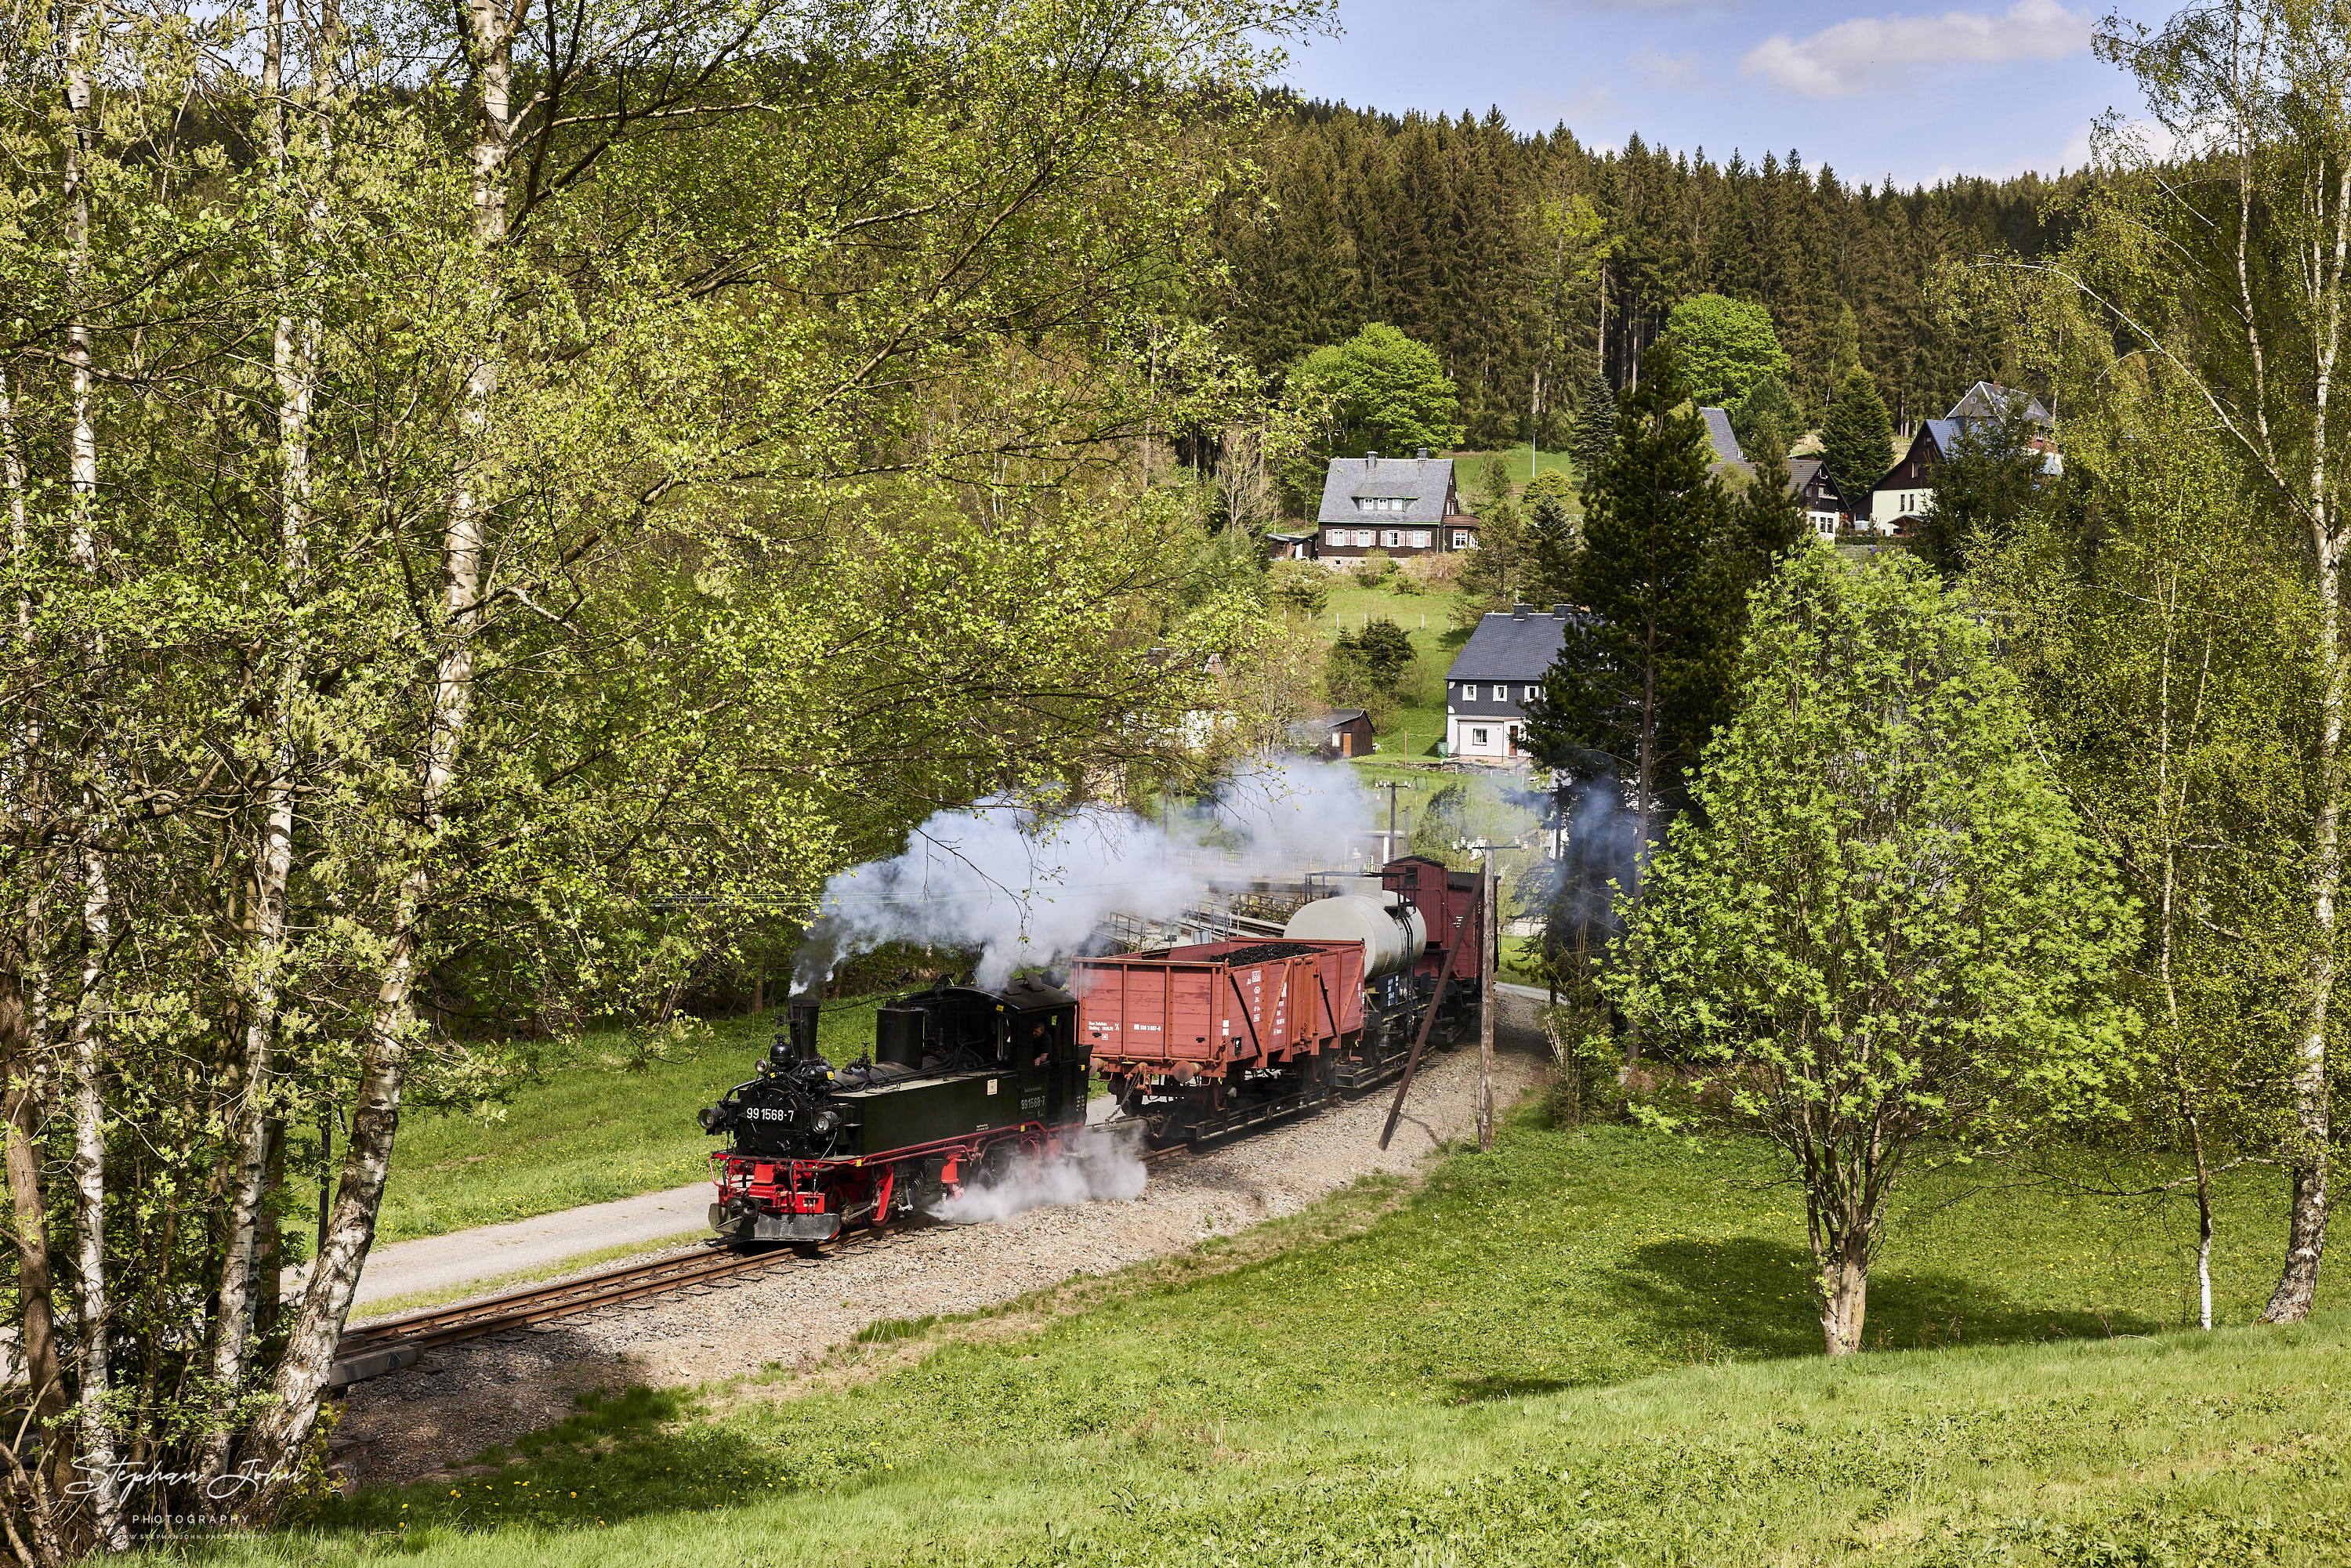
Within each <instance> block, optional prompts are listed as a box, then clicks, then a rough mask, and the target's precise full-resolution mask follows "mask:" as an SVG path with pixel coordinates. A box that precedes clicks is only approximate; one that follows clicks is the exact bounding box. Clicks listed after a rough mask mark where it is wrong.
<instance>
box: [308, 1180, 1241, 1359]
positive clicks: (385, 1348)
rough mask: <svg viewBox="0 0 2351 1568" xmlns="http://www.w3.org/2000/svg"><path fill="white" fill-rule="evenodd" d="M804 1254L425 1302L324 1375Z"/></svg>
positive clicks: (768, 1250) (834, 1247)
mask: <svg viewBox="0 0 2351 1568" xmlns="http://www.w3.org/2000/svg"><path fill="white" fill-rule="evenodd" d="M1194 1153H1195V1151H1194V1150H1192V1149H1190V1148H1188V1147H1186V1146H1183V1145H1177V1146H1175V1147H1173V1148H1165V1149H1150V1150H1146V1151H1144V1154H1143V1155H1142V1158H1143V1161H1144V1164H1146V1165H1156V1164H1158V1163H1160V1162H1161V1161H1163V1160H1171V1159H1188V1158H1190V1157H1192V1155H1194ZM937 1223H940V1222H938V1221H935V1220H920V1219H918V1220H914V1221H913V1222H911V1223H909V1224H905V1225H893V1226H891V1227H889V1228H887V1229H884V1230H856V1231H852V1232H851V1233H850V1234H849V1235H847V1236H843V1237H840V1238H837V1239H834V1240H832V1241H831V1242H829V1243H827V1244H826V1248H825V1250H827V1251H831V1252H839V1251H844V1250H846V1249H850V1248H853V1247H854V1248H863V1247H872V1246H875V1245H877V1244H879V1243H882V1242H885V1241H892V1240H895V1239H899V1238H901V1237H903V1236H905V1235H909V1234H913V1233H914V1232H918V1231H922V1230H927V1229H929V1228H931V1227H932V1226H933V1225H935V1224H937ZM811 1260H812V1258H811V1254H810V1251H809V1250H804V1249H799V1248H796V1247H793V1246H791V1245H789V1243H785V1242H772V1243H769V1244H768V1245H765V1246H762V1247H758V1248H754V1249H736V1248H732V1247H728V1246H726V1245H724V1244H722V1243H720V1242H716V1241H711V1242H706V1243H705V1244H704V1246H703V1247H702V1248H701V1249H698V1250H695V1251H693V1252H684V1253H674V1254H672V1255H670V1256H668V1257H665V1258H652V1259H648V1260H645V1261H643V1262H642V1263H627V1264H623V1265H622V1266H621V1267H619V1268H616V1269H600V1270H597V1271H596V1272H594V1273H592V1274H582V1275H580V1277H579V1278H578V1279H575V1280H559V1281H555V1282H554V1283H552V1284H547V1285H530V1286H526V1287H524V1288H522V1289H520V1290H515V1291H501V1292H499V1293H498V1294H496V1295H494V1296H484V1297H481V1298H480V1299H478V1300H475V1301H460V1302H458V1303H457V1304H456V1305H455V1306H448V1307H427V1308H425V1309H423V1310H422V1311H419V1312H402V1313H401V1314H400V1315H399V1316H397V1317H390V1318H381V1319H378V1320H376V1321H375V1322H369V1323H364V1324H361V1325H360V1326H359V1327H357V1328H350V1329H346V1330H344V1331H343V1337H342V1340H341V1341H340V1343H338V1344H337V1345H336V1347H335V1360H334V1365H333V1368H332V1370H331V1371H330V1372H329V1375H328V1385H329V1387H335V1388H340V1387H343V1386H345V1385H350V1384H353V1383H360V1382H363V1381H365V1380H366V1379H368V1378H371V1377H381V1376H382V1375H384V1374H385V1373H387V1372H395V1371H397V1370H399V1369H400V1368H401V1367H403V1366H413V1365H414V1364H415V1363H416V1359H417V1357H418V1356H420V1355H422V1354H423V1353H424V1352H425V1351H428V1350H432V1349H434V1348H435V1347H436V1346H439V1345H444V1344H455V1343H459V1342H460V1341H463V1340H469V1339H486V1338H488V1337H489V1336H490V1335H492V1334H497V1333H507V1331H509V1330H512V1329H518V1328H526V1327H528V1326H529V1325H530V1324H532V1323H541V1322H548V1321H549V1320H550V1319H553V1318H568V1317H577V1316H579V1315H580V1313H582V1312H600V1311H601V1310H602V1309H604V1308H606V1307H616V1306H619V1305H621V1304H622V1303H623V1302H625V1301H641V1300H643V1299H644V1298H646V1297H649V1296H665V1295H669V1294H671V1293H672V1292H674V1291H685V1290H691V1289H693V1288H694V1287H695V1286H698V1285H709V1284H715V1283H716V1282H717V1281H722V1280H732V1279H737V1278H740V1277H741V1276H744V1275H747V1274H758V1273H764V1272H765V1271H766V1270H769V1269H772V1268H775V1267H777V1266H778V1265H779V1264H785V1263H794V1262H798V1263H807V1262H810V1261H811Z"/></svg>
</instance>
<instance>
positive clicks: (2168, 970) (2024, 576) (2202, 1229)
mask: <svg viewBox="0 0 2351 1568" xmlns="http://www.w3.org/2000/svg"><path fill="white" fill-rule="evenodd" d="M2083 324H2085V323H2083ZM2077 325H2080V324H2077ZM2067 335H2068V336H2072V334H2071V333H2069V334H2067ZM2090 341H2095V339H2093V340H2090ZM2074 368H2075V369H2076V370H2078V371H2080V372H2082V373H2081V376H2080V382H2081V384H2080V385H2079V386H2078V387H2077V388H2073V389H2070V390H2074V391H2077V392H2079V394H2080V395H2079V396H2078V397H2075V398H2069V399H2068V400H2067V401H2068V402H2069V405H2070V406H2072V407H2074V411H2075V412H2074V417H2073V418H2071V419H2070V420H2068V421H2067V422H2066V465H2067V473H2068V476H2069V479H2070V480H2071V481H2072V482H2073V483H2074V484H2075V485H2081V486H2085V487H2086V488H2087V491H2088V493H2089V494H2090V495H2092V496H2094V497H2095V501H2096V515H2095V516H2096V520H2095V540H2094V541H2093V539H2092V538H2089V537H2087V531H2086V529H2085V527H2084V524H2085V521H2086V517H2085V516H2084V514H2085V512H2086V508H2085V507H2077V506H2074V505H2072V504H2070V503H2069V500H2068V498H2066V497H2049V498H2047V499H2046V500H2045V501H2044V502H2043V504H2041V505H2038V506H2035V507H2032V508H2030V509H2029V510H2027V511H2026V512H2025V513H2023V514H2022V516H2021V517H2019V518H2018V520H2017V525H2016V529H2015V532H2014V533H2013V534H2011V535H2010V536H2009V537H2008V538H2004V539H2002V540H2001V541H1999V542H1998V543H1997V544H1996V545H1988V546H1987V547H1986V548H1985V549H1980V550H1979V551H1977V552H1976V555H1975V564H1974V566H1973V567H1972V569H1971V570H1970V573H1969V576H1968V586H1969V589H1970V591H1971V592H1973V593H1974V594H1976V595H1977V596H1978V597H1979V598H1980V600H1981V601H1984V602H1986V603H1988V604H1991V605H1994V606H1997V607H1998V608H1999V610H2000V611H2001V624H2002V626H2003V628H2004V631H2003V643H2004V650H2003V651H2004V655H2005V663H2006V664H2007V666H2008V667H2009V668H2010V669H2011V671H2013V672H2014V673H2015V674H2017V675H2018V676H2019V678H2020V684H2021V686H2022V691H2023V694H2024V695H2025V699H2026V701H2027V702H2028V703H2029V704H2030V705H2031V707H2032V711H2033V714H2034V717H2035V722H2036V727H2037V729H2038V731H2039V734H2040V735H2041V737H2043V739H2044V741H2045V742H2046V743H2047V745H2048V747H2049V749H2050V751H2051V754H2052V756H2053V759H2054V762H2055V766H2056V768H2057V770H2058V777H2059V779H2060V780H2061V781H2062V783H2063V784H2064V787H2065V789H2066V791H2067V794H2068V796H2069V797H2070V798H2071V800H2073V801H2074V803H2075V806H2076V808H2077V810H2079V811H2080V812H2081V815H2082V819H2083V821H2084V824H2085V827H2086V828H2087V829H2088V830H2089V831H2090V832H2091V833H2092V834H2093V835H2094V836H2095V839H2096V840H2097V841H2098V843H2099V845H2100V847H2101V849H2102V850H2103V851H2104V852H2105V856H2106V858H2107V860H2108V861H2109V862H2110V863H2112V864H2113V865H2114V866H2115V867H2116V870H2117V871H2118V873H2120V875H2121V877H2122V879H2123V883H2124V886H2125V888H2126V891H2127V892H2128V893H2129V894H2131V896H2132V897H2133V899H2134V900H2135V901H2136V902H2137V904H2138V907H2139V908H2140V909H2141V910H2142V911H2143V912H2144V918H2145V935H2144V939H2143V940H2142V941H2141V942H2140V943H2139V944H2138V945H2137V947H2136V948H2134V949H2133V951H2132V952H2131V954H2130V955H2129V959H2128V962H2127V963H2126V966H2125V967H2123V969H2122V971H2121V973H2120V974H2119V975H2118V977H2117V979H2118V982H2119V985H2120V987H2121V989H2122V993H2123V995H2124V996H2125V997H2126V999H2127V1000H2129V1001H2130V1002H2131V1003H2132V1004H2133V1005H2134V1006H2135V1007H2136V1008H2137V1010H2138V1012H2139V1014H2140V1016H2141V1017H2142V1018H2144V1019H2145V1020H2146V1023H2147V1047H2148V1051H2147V1071H2146V1073H2145V1074H2144V1075H2143V1077H2142V1078H2141V1079H2140V1081H2139V1082H2138V1084H2137V1089H2138V1093H2137V1096H2136V1098H2135V1100H2134V1102H2133V1103H2132V1111H2133V1115H2132V1117H2131V1124H2130V1127H2129V1129H2128V1130H2127V1134H2125V1133H2124V1132H2123V1131H2122V1130H2117V1132H2116V1133H2115V1134H2109V1140H2110V1141H2109V1142H2108V1145H2107V1146H2108V1147H2109V1148H2112V1147H2114V1146H2115V1144H2116V1142H2117V1141H2120V1140H2122V1139H2123V1138H2125V1137H2127V1142H2128V1145H2129V1146H2130V1147H2131V1148H2133V1149H2134V1150H2135V1151H2136V1152H2137V1153H2138V1154H2139V1155H2142V1156H2143V1157H2145V1158H2148V1159H2152V1160H2154V1161H2156V1162H2157V1163H2158V1166H2159V1168H2158V1172H2157V1175H2156V1179H2155V1180H2154V1181H2153V1183H2152V1184H2151V1185H2142V1186H2139V1187H2138V1188H2137V1190H2138V1191H2140V1192H2143V1193H2147V1194H2148V1195H2150V1196H2151V1195H2154V1194H2158V1193H2162V1192H2166V1191H2170V1190H2176V1189H2181V1188H2184V1189H2186V1190H2187V1191H2189V1192H2190V1193H2191V1194H2192V1195H2193V1196H2194V1198H2195V1200H2196V1209H2197V1218H2198V1224H2197V1247H2196V1256H2197V1270H2196V1271H2197V1283H2198V1295H2199V1321H2200V1322H2202V1323H2203V1325H2204V1326H2205V1327H2207V1328H2210V1326H2211V1323H2212V1278H2211V1254H2212V1243H2213V1216H2214V1206H2213V1201H2212V1195H2213V1182H2214V1180H2215V1178H2216V1177H2217V1176H2220V1175H2221V1174H2222V1173H2225V1172H2226V1171H2227V1170H2229V1169H2230V1168H2231V1167H2232V1166H2237V1165H2241V1164H2243V1163H2244V1162H2246V1161H2248V1160H2252V1159H2265V1158H2274V1157H2277V1156H2279V1155H2286V1154H2290V1152H2291V1151H2292V1148H2293V1146H2294V1141H2295V1140H2294V1133H2295V1127H2294V1095H2293V1092H2292V1081H2293V1069H2294V1037H2295V1033H2296V1020H2297V1017H2298V1010H2299V1009H2298V1008H2297V1006H2296V995H2297V987H2296V978H2297V977H2298V976H2299V975H2300V974H2301V973H2302V972H2303V971H2304V967H2306V965H2307V962H2308V957H2309V947H2310V918H2309V917H2310V911H2309V909H2308V907H2307V904H2306V903H2305V901H2304V897H2303V879H2304V859H2305V852H2304V848H2303V843H2302V825H2303V824H2302V822H2301V821H2300V816H2301V806H2300V802H2301V800H2302V799H2303V796H2304V788H2305V786H2304V778H2305V777H2306V768H2307V758H2306V741H2305V738H2304V736H2303V735H2302V734H2300V733H2298V732H2299V730H2300V727H2301V722H2302V713H2303V711H2304V705H2305V704H2306V703H2307V702H2308V700H2309V693H2308V691H2307V681H2308V674H2309V672H2308V668H2307V665H2306V664H2305V663H2304V659H2305V653H2304V650H2305V649H2306V648H2307V646H2308V643H2309V636H2310V630H2311V626H2312V623H2313V622H2314V618H2315V609H2316V607H2315V606H2314V605H2313V604H2312V603H2311V602H2310V601H2309V599H2308V597H2307V592H2306V590H2305V588H2304V583H2303V582H2302V580H2301V577H2302V571H2301V562H2300V560H2299V559H2298V558H2299V555H2300V551H2299V550H2298V549H2295V548H2294V546H2295V543H2296V541H2294V539H2292V538H2291V537H2283V536H2281V535H2280V534H2279V533H2278V532H2277V531H2276V530H2274V529H2273V528H2270V527H2268V526H2267V523H2266V519H2265V518H2264V517H2263V516H2262V510H2263V509H2262V506H2261V504H2260V495H2259V487H2258V486H2257V485H2255V484H2253V483H2252V482H2250V480H2249V476H2247V474H2246V472H2245V467H2244V465H2243V463H2242V461H2241V455H2239V454H2238V453H2237V452H2236V451H2234V450H2233V449H2232V448H2231V444H2229V443H2227V442H2226V440H2225V439H2224V437H2223V434H2222V433H2221V432H2220V430H2218V429H2217V428H2216V427H2215V425H2214V423H2213V422H2212V420H2211V417H2210V410H2209V408H2208V407H2207V406H2206V405H2205V404H2204V402H2203V401H2202V399H2201V398H2199V397H2198V396H2197V395H2196V394H2195V393H2194V392H2193V391H2192V390H2191V389H2189V387H2187V386H2186V385H2184V384H2183V383H2182V381H2181V378H2179V376H2178V375H2177V373H2176V372H2173V371H2170V369H2169V367H2168V366H2166V365H2165V364H2164V363H2163V362H2162V361H2155V362H2153V363H2149V362H2148V361H2146V360H2145V359H2143V358H2140V357H2137V356H2133V357H2131V358H2128V359H2126V360H2125V361H2121V362H2120V363H2116V362H2114V361H2112V360H2111V358H2110V357H2107V356H2104V355H2101V356H2098V357H2097V362H2095V364H2081V365H2078V366H2076V367H2074ZM2076 1179H2078V1178H2076ZM2112 1185H2113V1184H2112V1183H2111V1181H2109V1182H2108V1183H2107V1186H2109V1188H2111V1186H2112Z"/></svg>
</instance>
